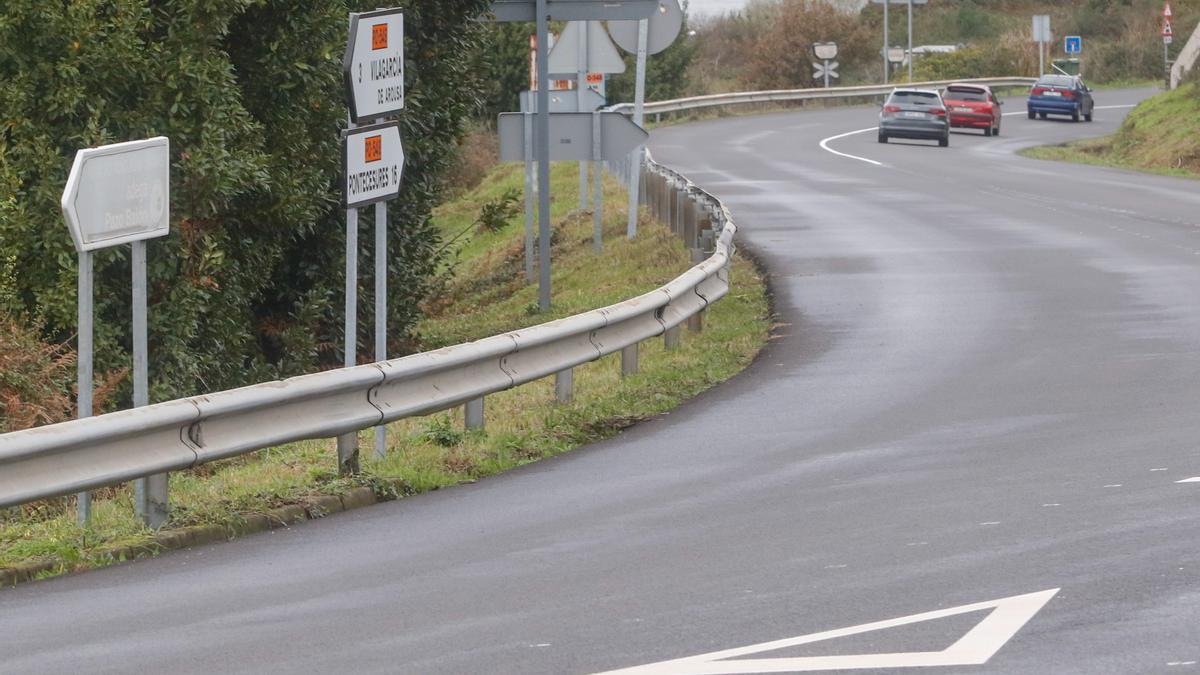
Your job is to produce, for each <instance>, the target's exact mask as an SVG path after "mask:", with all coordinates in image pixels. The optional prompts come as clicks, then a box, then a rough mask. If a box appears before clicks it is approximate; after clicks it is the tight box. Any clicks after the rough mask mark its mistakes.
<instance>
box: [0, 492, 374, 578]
mask: <svg viewBox="0 0 1200 675" xmlns="http://www.w3.org/2000/svg"><path fill="white" fill-rule="evenodd" d="M380 501H389V499H388V498H387V497H384V498H382V499H381V498H380V497H379V496H378V495H376V494H375V491H374V490H372V489H371V488H369V487H357V488H351V489H350V490H348V491H347V492H346V494H344V495H340V496H339V495H317V496H313V497H308V498H305V499H304V500H303V502H302V503H299V504H289V505H287V506H281V507H279V508H277V509H271V510H270V511H265V512H262V513H248V514H244V515H243V516H242V520H241V522H239V523H231V524H228V525H195V526H192V527H183V528H179V529H177V530H162V531H160V532H156V533H155V534H154V537H153V538H152V539H151V540H150V541H148V542H145V543H141V544H133V545H127V546H116V547H113V548H110V549H106V550H103V551H101V552H100V553H99V555H98V557H100V558H101V559H104V560H107V561H109V562H110V563H121V562H125V561H129V560H136V559H138V558H149V557H153V556H156V555H158V554H159V553H163V552H165V551H177V550H182V549H185V548H191V547H193V546H202V545H205V544H216V543H220V542H223V541H230V540H232V539H237V538H239V537H244V536H246V535H248V534H256V533H258V532H266V531H268V530H277V529H279V528H282V527H291V526H292V525H295V524H297V523H301V522H304V521H306V520H317V519H319V518H324V517H325V516H328V515H331V514H334V513H341V512H343V511H349V510H352V509H359V508H363V507H366V506H372V505H374V504H377V503H379V502H380ZM60 567H61V564H60V563H55V562H48V561H37V562H30V563H25V564H21V565H16V566H13V567H5V568H0V590H3V589H4V588H9V587H12V586H16V585H17V584H22V583H26V582H30V581H36V580H37V579H38V578H39V577H41V576H43V575H46V574H52V573H54V572H55V571H57V570H58V569H60ZM86 569H89V568H82V569H79V570H68V571H67V572H65V573H66V574H70V573H72V572H76V571H85V570H86Z"/></svg>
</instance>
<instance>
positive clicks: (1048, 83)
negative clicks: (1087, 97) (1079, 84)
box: [1037, 75, 1075, 87]
mask: <svg viewBox="0 0 1200 675" xmlns="http://www.w3.org/2000/svg"><path fill="white" fill-rule="evenodd" d="M1037 83H1038V86H1042V87H1070V86H1072V85H1073V84H1074V83H1075V79H1074V78H1072V77H1069V76H1067V75H1045V76H1043V77H1042V78H1041V79H1039V80H1038V81H1037Z"/></svg>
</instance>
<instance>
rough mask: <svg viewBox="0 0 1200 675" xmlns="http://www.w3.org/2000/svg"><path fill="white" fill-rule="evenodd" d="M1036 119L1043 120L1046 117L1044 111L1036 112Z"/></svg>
mask: <svg viewBox="0 0 1200 675" xmlns="http://www.w3.org/2000/svg"><path fill="white" fill-rule="evenodd" d="M1038 119H1043V120H1044V119H1046V113H1044V112H1040V113H1038Z"/></svg>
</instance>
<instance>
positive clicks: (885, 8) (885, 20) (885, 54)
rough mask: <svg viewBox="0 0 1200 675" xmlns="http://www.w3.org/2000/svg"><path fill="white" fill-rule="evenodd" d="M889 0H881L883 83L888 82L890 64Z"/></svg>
mask: <svg viewBox="0 0 1200 675" xmlns="http://www.w3.org/2000/svg"><path fill="white" fill-rule="evenodd" d="M890 4H892V3H891V0H883V52H882V55H883V83H884V84H887V83H888V71H889V70H890V69H891V67H892V64H890V63H888V5H890Z"/></svg>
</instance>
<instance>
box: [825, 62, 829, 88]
mask: <svg viewBox="0 0 1200 675" xmlns="http://www.w3.org/2000/svg"><path fill="white" fill-rule="evenodd" d="M825 88H826V89H828V88H829V59H825Z"/></svg>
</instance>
